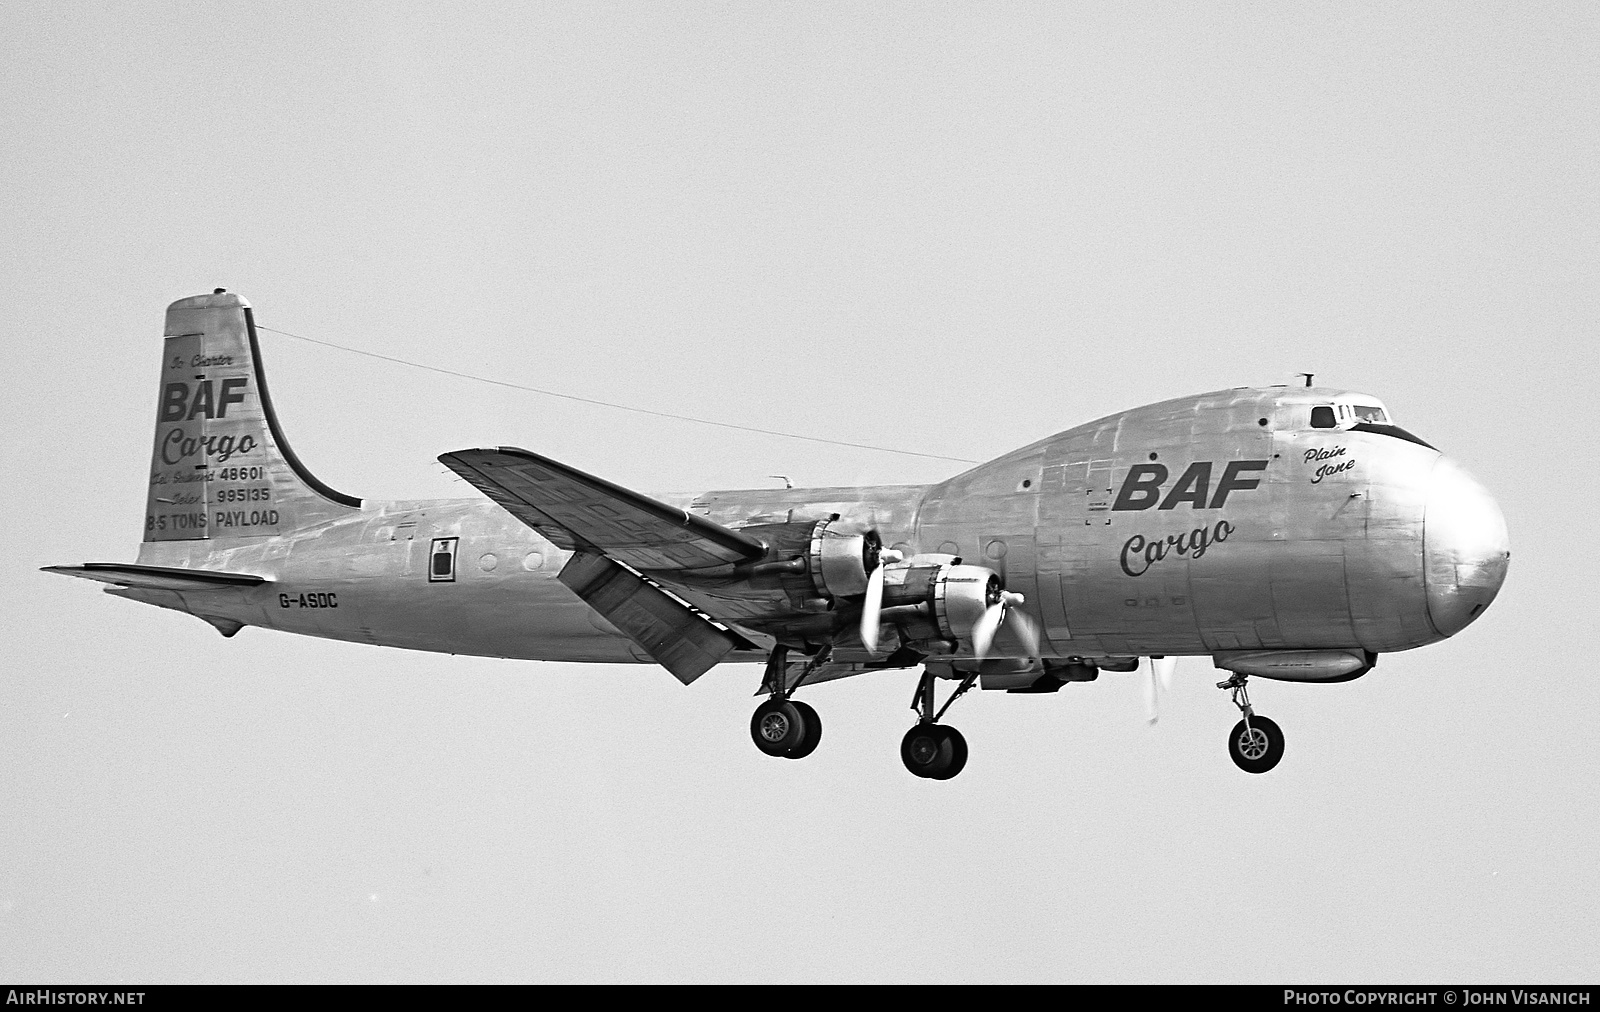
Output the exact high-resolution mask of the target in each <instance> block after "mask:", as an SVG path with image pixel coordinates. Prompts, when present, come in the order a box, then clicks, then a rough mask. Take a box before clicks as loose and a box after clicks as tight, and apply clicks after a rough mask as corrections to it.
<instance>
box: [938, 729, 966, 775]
mask: <svg viewBox="0 0 1600 1012" xmlns="http://www.w3.org/2000/svg"><path fill="white" fill-rule="evenodd" d="M939 726H940V727H943V728H944V733H945V735H946V736H947V737H949V739H950V765H949V766H947V767H945V768H944V769H943V770H941V771H940V772H938V773H934V774H932V775H930V776H929V779H930V780H949V779H950V778H951V777H953V776H955V775H956V774H957V773H960V772H961V771H962V770H963V769H965V768H966V766H967V739H966V738H965V737H963V736H962V734H961V732H960V731H957V730H956V729H955V728H953V727H949V726H946V725H943V724H941V725H939Z"/></svg>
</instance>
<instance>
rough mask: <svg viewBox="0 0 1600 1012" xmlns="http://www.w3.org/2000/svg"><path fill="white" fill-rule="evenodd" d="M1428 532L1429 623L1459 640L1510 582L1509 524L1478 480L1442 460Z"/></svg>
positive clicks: (1432, 482) (1432, 483)
mask: <svg viewBox="0 0 1600 1012" xmlns="http://www.w3.org/2000/svg"><path fill="white" fill-rule="evenodd" d="M1422 527H1423V533H1422V555H1423V564H1424V567H1425V576H1424V581H1425V583H1426V585H1427V589H1428V618H1429V619H1430V620H1431V621H1432V622H1433V627H1434V628H1435V629H1437V630H1438V631H1439V634H1440V635H1441V636H1454V635H1455V634H1456V633H1458V632H1460V631H1461V630H1463V629H1465V628H1466V627H1467V625H1468V623H1470V622H1471V621H1472V620H1473V619H1475V618H1477V617H1478V616H1479V615H1481V614H1483V610H1484V609H1485V608H1487V607H1489V602H1491V601H1493V600H1494V597H1495V595H1496V594H1498V593H1499V592H1500V584H1502V583H1504V582H1505V578H1506V566H1507V565H1508V564H1509V563H1510V560H1511V542H1510V539H1509V538H1508V537H1507V534H1506V518H1505V516H1504V514H1502V513H1501V512H1500V507H1499V506H1498V505H1497V504H1496V503H1495V501H1494V497H1493V496H1491V495H1490V494H1489V492H1488V490H1487V489H1485V488H1484V487H1483V486H1482V485H1480V484H1478V482H1477V480H1476V479H1474V478H1473V477H1472V475H1470V474H1468V473H1467V472H1466V471H1465V470H1464V469H1462V468H1461V466H1460V465H1458V464H1456V463H1455V462H1454V461H1452V460H1450V459H1448V458H1446V457H1440V458H1439V459H1438V461H1437V462H1435V464H1434V465H1433V472H1432V474H1431V475H1430V476H1429V478H1428V501H1427V506H1426V509H1425V511H1424V513H1423V519H1422Z"/></svg>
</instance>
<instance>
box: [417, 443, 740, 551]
mask: <svg viewBox="0 0 1600 1012" xmlns="http://www.w3.org/2000/svg"><path fill="white" fill-rule="evenodd" d="M439 462H440V463H442V464H444V466H446V467H448V468H449V469H450V470H452V471H454V472H455V473H456V474H459V475H460V476H461V477H463V478H465V479H466V480H467V481H469V482H471V483H472V485H473V487H474V488H476V489H478V491H480V492H482V493H483V494H484V495H486V496H488V497H489V498H490V499H493V500H494V501H495V502H497V503H499V504H500V505H501V506H504V507H505V508H506V510H507V511H509V512H510V513H511V515H512V516H514V517H516V518H517V519H518V520H521V521H522V522H523V523H525V524H527V525H528V526H529V527H532V528H533V529H534V530H536V531H538V532H539V533H540V534H543V535H544V536H545V537H546V538H549V539H550V540H551V541H553V542H554V543H555V544H557V545H559V546H560V547H562V548H565V549H567V550H568V551H575V552H589V553H592V554H597V555H609V556H611V557H612V558H613V559H616V560H618V561H619V562H623V563H626V564H627V565H629V566H632V567H633V568H634V569H639V570H646V571H649V570H670V569H706V568H709V567H712V566H724V565H727V564H729V563H736V562H746V561H749V560H751V559H759V558H761V557H762V556H763V555H765V554H766V546H765V545H763V544H762V543H761V542H759V541H757V540H756V539H754V538H752V537H749V536H747V535H744V534H741V533H739V532H738V531H735V530H731V529H729V528H727V527H724V526H722V525H721V524H718V523H714V522H712V521H710V520H707V519H706V518H704V517H697V516H695V515H693V514H691V513H686V512H684V511H683V510H681V509H678V508H677V507H676V506H668V505H667V504H666V503H664V502H660V501H658V500H656V499H652V498H650V497H649V496H645V495H640V494H639V493H638V492H634V491H631V490H629V489H625V488H623V487H622V486H620V485H613V484H612V483H611V482H609V481H606V480H605V479H603V478H596V477H594V476H593V475H589V474H584V473H583V472H582V471H579V470H576V469H574V468H570V467H568V466H566V465H565V464H560V463H557V462H556V461H553V460H551V459H549V458H548V457H541V456H539V455H538V454H536V453H529V452H528V451H527V450H519V449H517V448H515V447H511V446H503V447H501V448H500V449H498V450H457V451H455V452H454V453H446V454H443V455H441V456H440V457H439Z"/></svg>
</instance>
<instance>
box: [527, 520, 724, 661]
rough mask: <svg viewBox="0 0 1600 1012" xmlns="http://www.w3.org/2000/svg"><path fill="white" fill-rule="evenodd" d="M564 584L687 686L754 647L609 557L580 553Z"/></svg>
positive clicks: (570, 564) (565, 574)
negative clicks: (732, 655)
mask: <svg viewBox="0 0 1600 1012" xmlns="http://www.w3.org/2000/svg"><path fill="white" fill-rule="evenodd" d="M558 579H560V581H561V582H562V583H564V584H566V585H567V587H568V588H570V589H571V590H572V592H573V593H574V594H577V595H578V596H579V597H581V598H583V600H584V602H585V603H587V604H588V605H589V607H591V608H593V609H594V610H595V611H597V612H599V613H600V614H601V615H603V616H605V619H606V621H608V622H610V623H611V624H612V625H614V626H616V627H617V628H618V629H620V630H622V632H623V633H625V634H626V635H627V636H628V637H629V638H630V639H632V640H633V641H634V642H635V643H637V644H638V645H639V647H640V649H642V650H644V652H645V653H647V654H649V655H650V656H651V657H652V658H654V659H655V662H656V663H657V664H660V665H661V666H662V667H664V668H666V669H667V670H668V671H670V672H672V674H673V676H674V677H675V678H677V679H678V681H680V682H682V683H683V684H685V685H688V684H689V683H690V682H692V681H694V680H695V679H696V678H699V677H700V676H701V675H703V674H705V673H706V672H707V671H708V670H710V669H711V667H712V666H713V665H715V664H716V663H717V662H718V661H721V660H722V659H723V658H724V657H726V656H727V655H728V654H730V653H732V652H733V651H734V650H737V649H739V648H740V647H745V648H750V647H752V646H753V644H750V643H747V642H745V640H744V639H743V638H742V637H738V636H735V635H734V634H733V633H731V632H728V631H726V630H724V629H719V628H718V627H717V626H715V625H713V624H712V623H711V622H710V621H709V620H708V619H706V618H705V617H704V616H702V615H701V614H700V613H699V612H696V611H694V610H693V609H691V608H690V607H689V606H688V605H686V604H684V603H683V602H682V601H679V600H678V599H677V598H675V597H673V596H672V595H670V594H668V593H667V592H666V591H664V590H662V589H661V588H660V587H659V586H657V585H656V584H654V583H652V582H650V581H649V580H646V579H645V578H644V577H642V576H640V575H639V574H638V573H635V572H633V571H632V570H630V569H628V568H626V567H625V566H622V565H619V564H618V563H616V562H614V561H612V560H611V559H608V558H606V557H605V556H603V555H590V554H588V553H586V552H579V553H577V554H576V555H574V556H573V557H572V558H571V559H570V560H568V562H567V564H566V565H565V566H563V567H562V569H561V575H560V576H559V577H558Z"/></svg>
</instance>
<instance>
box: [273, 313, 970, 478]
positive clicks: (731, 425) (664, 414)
mask: <svg viewBox="0 0 1600 1012" xmlns="http://www.w3.org/2000/svg"><path fill="white" fill-rule="evenodd" d="M256 329H257V330H267V331H271V332H272V333H274V334H281V335H283V336H284V337H292V338H294V339H295V340H296V341H305V342H306V343H307V344H320V345H321V346H323V347H324V348H334V349H337V350H338V351H347V352H349V353H350V354H352V355H365V356H366V357H367V358H376V359H380V360H382V361H384V362H393V363H395V364H396V365H404V366H410V367H411V368H413V369H423V370H426V371H427V372H433V373H438V374H440V375H442V376H454V377H455V378H457V379H465V380H473V381H475V382H478V383H488V384H489V385H491V386H497V387H505V388H506V389H508V390H521V391H523V392H524V393H530V394H542V395H543V396H545V397H559V398H561V399H562V400H567V401H577V402H578V403H580V404H594V405H598V406H599V407H603V408H616V409H617V410H619V411H632V412H634V413H635V414H640V415H654V416H655V417H657V418H671V419H675V420H677V421H680V422H694V423H696V424H698V425H714V426H716V427H717V428H719V429H736V430H738V431H740V432H755V433H759V434H761V435H763V436H779V437H782V438H784V439H800V440H804V441H805V442H808V443H826V444H828V445H830V446H848V447H850V448H852V449H856V450H875V451H877V452H878V453H897V454H901V455H902V456H906V457H924V458H927V459H929V460H949V461H954V462H956V463H958V464H976V463H978V462H977V461H976V460H972V459H970V458H968V457H951V456H948V455H946V454H943V453H922V452H919V451H917V450H900V449H896V448H895V447H892V446H874V445H872V444H871V443H851V442H848V441H846V440H843V439H828V438H826V437H825V436H804V435H801V434H800V433H797V432H781V431H779V430H777V429H762V428H758V427H756V426H754V425H739V424H737V423H735V422H719V421H716V420H714V419H711V418H696V417H695V416H693V415H679V414H674V413H672V412H670V411H654V410H652V409H650V408H636V407H634V406H633V405H631V404H617V403H616V402H614V401H602V400H599V399H598V398H594V397H580V396H578V395H577V394H564V393H561V392H560V391H559V390H546V389H544V388H542V387H533V386H528V385H526V384H524V383H511V382H508V381H506V380H498V379H493V378H491V377H489V376H478V375H475V374H473V373H469V372H460V371H458V370H455V369H445V368H442V367H440V366H436V365H428V364H427V363H425V362H413V361H411V360H410V359H405V358H398V357H396V356H394V355H384V354H381V353H379V352H376V351H367V350H365V349H363V348H352V347H350V346H349V345H344V344H334V343H333V342H332V341H322V340H319V339H317V338H315V337H306V336H305V335H304V334H291V333H290V332H289V331H287V330H279V329H278V328H276V327H268V326H265V325H263V324H260V323H257V324H256Z"/></svg>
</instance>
